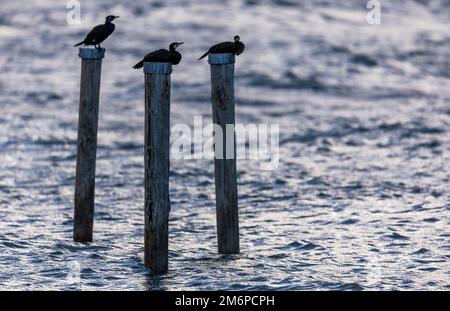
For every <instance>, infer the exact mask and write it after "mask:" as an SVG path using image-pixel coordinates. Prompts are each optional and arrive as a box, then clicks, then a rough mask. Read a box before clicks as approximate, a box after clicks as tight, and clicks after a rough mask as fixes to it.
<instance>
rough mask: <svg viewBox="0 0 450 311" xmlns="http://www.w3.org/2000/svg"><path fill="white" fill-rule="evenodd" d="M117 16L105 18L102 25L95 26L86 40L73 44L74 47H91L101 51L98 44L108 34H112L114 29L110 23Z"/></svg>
mask: <svg viewBox="0 0 450 311" xmlns="http://www.w3.org/2000/svg"><path fill="white" fill-rule="evenodd" d="M116 18H119V16H114V15H109V16H107V17H106V21H105V23H104V24H103V25H98V26H95V27H94V28H93V29H92V30H91V31H90V32H89V33H88V34H87V36H86V38H85V39H84V40H83V41H81V42H80V43H77V44H75V45H74V46H79V45H82V44H84V45H93V46H95V47H96V48H97V47H98V48H99V49H101V46H100V43H102V42H103V41H104V40H105V39H106V38H108V37H109V35H110V34H112V33H113V31H114V28H115V27H116V26H115V25H114V24H113V23H112V21H113V20H115V19H116Z"/></svg>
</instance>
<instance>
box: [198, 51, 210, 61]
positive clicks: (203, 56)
mask: <svg viewBox="0 0 450 311" xmlns="http://www.w3.org/2000/svg"><path fill="white" fill-rule="evenodd" d="M208 54H209V51H208V52H206V53H205V54H203V55H202V56H201V57H200V58H199V59H198V60H201V59H203V58H205V57H206V56H207V55H208Z"/></svg>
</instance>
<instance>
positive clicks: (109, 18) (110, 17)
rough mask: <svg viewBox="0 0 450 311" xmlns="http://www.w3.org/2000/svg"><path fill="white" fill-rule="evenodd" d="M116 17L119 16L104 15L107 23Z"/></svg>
mask: <svg viewBox="0 0 450 311" xmlns="http://www.w3.org/2000/svg"><path fill="white" fill-rule="evenodd" d="M116 18H119V16H114V15H108V16H106V21H107V22H108V23H111V22H112V21H113V20H115V19H116Z"/></svg>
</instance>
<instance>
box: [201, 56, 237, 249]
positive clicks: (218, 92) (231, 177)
mask: <svg viewBox="0 0 450 311" xmlns="http://www.w3.org/2000/svg"><path fill="white" fill-rule="evenodd" d="M208 62H209V64H210V65H211V97H212V112H213V122H214V123H215V124H217V125H219V126H220V127H221V129H222V133H223V140H222V146H217V145H216V146H215V149H216V156H215V159H214V168H215V183H216V214H217V241H218V248H219V253H221V254H238V253H239V217H238V199H237V174H236V143H235V133H234V125H235V113H234V63H235V56H234V54H210V55H209V60H208ZM227 124H228V125H232V126H233V127H232V129H233V133H232V134H231V135H228V134H230V133H228V134H227V128H230V126H228V127H227ZM220 147H222V157H218V156H217V148H220Z"/></svg>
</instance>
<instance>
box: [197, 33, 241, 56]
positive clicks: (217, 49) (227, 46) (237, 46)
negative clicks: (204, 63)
mask: <svg viewBox="0 0 450 311" xmlns="http://www.w3.org/2000/svg"><path fill="white" fill-rule="evenodd" d="M240 40H241V38H240V37H239V36H234V42H229V41H228V42H222V43H219V44H216V45H213V46H212V47H211V48H210V49H209V50H208V52H206V53H205V54H203V55H202V57H200V58H199V59H198V60H201V59H202V58H205V57H206V56H208V54H220V53H233V54H235V55H241V54H242V52H244V49H245V45H244V43H242V42H241V41H240Z"/></svg>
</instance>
